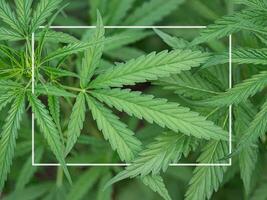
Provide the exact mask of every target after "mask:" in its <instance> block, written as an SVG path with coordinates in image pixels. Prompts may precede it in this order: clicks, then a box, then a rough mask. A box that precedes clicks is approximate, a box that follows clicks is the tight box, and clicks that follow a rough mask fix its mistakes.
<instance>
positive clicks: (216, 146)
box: [185, 141, 229, 200]
mask: <svg viewBox="0 0 267 200" xmlns="http://www.w3.org/2000/svg"><path fill="white" fill-rule="evenodd" d="M228 153H229V152H228V145H227V143H226V142H222V141H211V142H209V143H208V144H207V145H206V146H205V148H204V151H203V152H202V154H201V155H200V157H199V159H198V162H199V163H221V162H219V160H220V159H221V158H223V157H225V156H226V155H227V154H228ZM222 162H225V161H222ZM226 169H227V167H226V166H212V167H201V166H199V167H196V169H195V170H194V174H193V177H192V179H191V180H190V183H189V185H190V186H189V188H188V190H187V192H186V195H185V196H186V198H185V199H186V200H206V199H210V197H211V195H212V193H213V191H217V190H218V189H219V186H220V183H222V181H223V174H224V172H225V171H226Z"/></svg>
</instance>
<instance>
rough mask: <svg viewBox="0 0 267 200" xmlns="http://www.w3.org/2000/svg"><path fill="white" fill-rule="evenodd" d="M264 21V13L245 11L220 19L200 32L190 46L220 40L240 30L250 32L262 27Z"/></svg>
mask: <svg viewBox="0 0 267 200" xmlns="http://www.w3.org/2000/svg"><path fill="white" fill-rule="evenodd" d="M265 21H266V15H265V11H260V10H254V9H247V10H243V11H241V12H236V13H234V14H232V15H229V16H225V17H222V18H220V19H218V20H216V21H215V23H214V24H212V25H209V26H208V28H207V29H204V30H203V31H201V33H200V36H199V37H197V38H195V39H194V40H193V42H192V45H197V44H200V43H203V42H208V41H211V40H215V39H220V38H223V37H225V36H228V35H230V34H232V33H235V32H238V31H240V30H242V29H245V30H251V31H253V29H255V26H264V25H263V24H264V23H265Z"/></svg>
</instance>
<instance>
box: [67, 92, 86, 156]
mask: <svg viewBox="0 0 267 200" xmlns="http://www.w3.org/2000/svg"><path fill="white" fill-rule="evenodd" d="M84 95H85V94H84V93H79V95H78V96H77V99H76V102H75V104H74V106H73V108H72V112H71V115H70V121H69V124H68V131H67V137H68V139H67V146H66V150H65V154H68V153H69V152H70V151H71V149H72V148H73V146H74V145H75V143H76V141H77V139H78V137H79V136H80V133H81V130H82V128H83V123H84V119H85V111H86V107H85V96H84Z"/></svg>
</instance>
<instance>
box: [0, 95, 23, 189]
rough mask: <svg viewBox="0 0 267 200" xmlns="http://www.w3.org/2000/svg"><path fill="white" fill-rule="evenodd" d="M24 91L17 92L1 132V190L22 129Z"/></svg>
mask: <svg viewBox="0 0 267 200" xmlns="http://www.w3.org/2000/svg"><path fill="white" fill-rule="evenodd" d="M24 95H25V94H24V92H20V93H17V97H16V99H15V100H14V102H13V104H12V106H11V108H10V110H9V112H8V115H7V118H6V120H5V124H4V126H3V129H2V132H1V139H0V190H2V189H3V187H4V183H5V181H6V179H7V175H8V173H9V171H10V166H11V164H12V159H13V157H14V152H15V146H16V138H17V135H18V130H19V129H20V121H21V119H22V115H23V113H24V109H25V102H24Z"/></svg>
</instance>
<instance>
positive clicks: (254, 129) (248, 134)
mask: <svg viewBox="0 0 267 200" xmlns="http://www.w3.org/2000/svg"><path fill="white" fill-rule="evenodd" d="M266 131H267V100H266V101H265V103H264V104H263V105H262V107H261V110H260V112H258V113H257V115H256V116H254V118H253V121H252V122H251V123H250V124H249V127H248V128H247V129H246V131H245V132H244V135H243V136H242V137H241V139H240V141H239V143H238V144H237V151H239V150H243V149H244V148H246V147H247V146H249V145H253V144H254V143H255V142H257V140H258V139H259V137H261V136H263V135H264V134H265V133H266Z"/></svg>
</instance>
